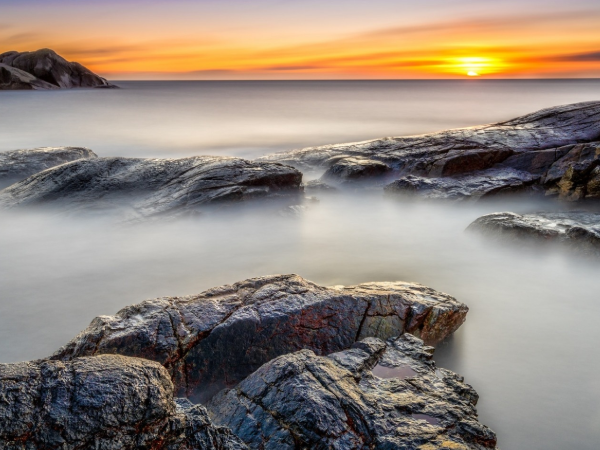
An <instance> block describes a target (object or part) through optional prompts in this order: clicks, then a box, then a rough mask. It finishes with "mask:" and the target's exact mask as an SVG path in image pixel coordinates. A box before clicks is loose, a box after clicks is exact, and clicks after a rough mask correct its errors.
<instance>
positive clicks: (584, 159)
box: [542, 142, 600, 201]
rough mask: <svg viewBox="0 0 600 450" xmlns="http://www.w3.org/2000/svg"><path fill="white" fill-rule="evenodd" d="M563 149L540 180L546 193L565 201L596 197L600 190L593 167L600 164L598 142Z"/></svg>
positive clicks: (599, 145)
mask: <svg viewBox="0 0 600 450" xmlns="http://www.w3.org/2000/svg"><path fill="white" fill-rule="evenodd" d="M565 150H568V151H567V152H566V153H565V154H564V156H563V157H562V158H560V159H558V160H557V161H556V162H555V163H554V164H553V165H552V166H551V167H550V169H549V170H548V172H547V173H546V174H545V175H544V178H543V180H542V182H543V184H544V185H545V186H546V189H547V192H548V194H550V195H552V194H556V195H558V196H559V198H560V199H561V200H567V201H577V200H583V199H585V198H598V197H599V195H600V191H599V190H598V188H597V182H596V178H597V175H598V174H597V171H595V169H596V168H597V167H598V166H600V142H592V143H588V144H579V145H574V146H570V147H566V148H565ZM590 183H591V184H590ZM588 184H590V186H589V189H588Z"/></svg>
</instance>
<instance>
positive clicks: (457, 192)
mask: <svg viewBox="0 0 600 450" xmlns="http://www.w3.org/2000/svg"><path fill="white" fill-rule="evenodd" d="M537 180H539V177H535V176H534V175H532V174H530V173H528V172H520V171H517V170H514V169H489V170H486V171H481V172H476V173H474V174H472V175H463V176H459V177H445V178H425V177H418V176H415V175H407V176H405V177H402V178H400V179H399V180H396V181H394V182H392V183H390V184H388V185H386V186H385V187H384V191H385V193H386V194H393V195H403V196H418V197H421V198H427V199H437V200H467V201H473V200H478V199H480V198H489V197H491V196H495V195H500V194H507V193H517V192H521V193H535V192H536V191H535V190H534V188H533V184H534V183H535V181H537Z"/></svg>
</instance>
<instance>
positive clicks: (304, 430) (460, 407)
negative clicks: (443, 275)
mask: <svg viewBox="0 0 600 450" xmlns="http://www.w3.org/2000/svg"><path fill="white" fill-rule="evenodd" d="M432 350H433V349H432V348H430V347H423V342H422V341H420V340H419V339H417V338H415V337H413V336H411V335H408V334H405V335H404V336H401V337H399V338H395V339H390V340H388V341H387V343H385V342H383V341H381V340H379V339H375V338H369V339H365V340H363V341H361V342H357V343H356V344H354V345H353V347H352V348H351V349H349V350H346V351H343V352H339V353H334V354H331V355H329V356H327V357H325V356H317V355H315V354H314V353H313V352H312V351H310V350H302V351H299V352H296V353H292V354H288V355H284V356H281V357H279V358H276V359H275V360H273V361H270V362H268V363H267V364H265V365H263V366H262V367H261V368H260V369H258V370H257V371H256V372H254V373H253V374H251V375H250V376H249V377H248V378H246V379H245V380H244V381H242V382H241V383H240V384H239V385H238V386H237V387H236V388H234V389H231V390H229V391H223V392H221V393H219V394H218V395H217V396H215V398H213V400H211V402H209V404H208V409H209V412H210V415H211V417H212V418H213V420H214V421H215V422H216V423H218V424H221V425H225V426H228V427H230V428H231V430H232V431H233V432H234V433H235V434H236V435H237V436H239V437H240V438H241V439H242V440H244V441H245V442H246V443H247V444H248V446H249V447H250V448H254V449H263V450H286V449H289V450H294V449H304V448H306V449H308V448H311V449H344V450H354V449H356V450H359V449H360V450H367V449H386V450H392V449H396V450H405V449H419V450H435V449H439V450H442V449H456V450H482V449H494V448H496V435H495V434H494V432H493V431H491V430H490V429H489V428H487V427H486V426H485V425H482V424H480V423H479V422H478V420H477V412H476V409H475V405H476V403H477V400H478V395H477V393H476V392H475V391H474V390H473V388H472V387H471V386H469V385H468V384H465V383H464V382H463V379H462V378H461V377H460V376H458V375H456V374H455V373H453V372H450V371H449V370H445V369H436V367H435V365H434V363H433V362H432V361H431V352H432Z"/></svg>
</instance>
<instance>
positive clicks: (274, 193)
mask: <svg viewBox="0 0 600 450" xmlns="http://www.w3.org/2000/svg"><path fill="white" fill-rule="evenodd" d="M301 181H302V174H301V173H300V172H298V171H297V170H296V169H293V168H292V167H288V166H284V165H282V164H278V163H265V162H251V161H247V160H244V159H240V158H228V157H217V156H195V157H191V158H182V159H141V158H95V159H87V160H78V161H74V162H70V163H66V164H62V165H60V166H57V167H54V168H51V169H48V170H45V171H43V172H40V173H37V174H35V175H32V176H31V177H29V178H27V179H25V180H23V181H21V182H19V183H16V184H13V185H12V186H9V187H8V188H6V189H4V190H2V191H0V207H4V208H17V207H24V206H36V205H37V206H40V205H46V206H51V207H53V208H54V209H58V210H60V211H63V210H65V211H80V210H82V211H90V210H92V211H94V210H96V211H97V210H101V211H106V210H109V211H110V210H115V211H120V210H121V209H123V210H125V211H126V212H127V214H129V217H130V218H132V219H136V218H137V219H139V218H146V217H150V216H156V215H169V216H174V215H182V214H190V213H194V212H196V211H198V210H199V209H202V208H204V207H207V206H209V205H215V204H222V203H224V202H233V201H242V200H249V199H255V198H266V197H269V198H275V197H290V196H296V195H299V194H301V192H302V189H301V187H300V183H301Z"/></svg>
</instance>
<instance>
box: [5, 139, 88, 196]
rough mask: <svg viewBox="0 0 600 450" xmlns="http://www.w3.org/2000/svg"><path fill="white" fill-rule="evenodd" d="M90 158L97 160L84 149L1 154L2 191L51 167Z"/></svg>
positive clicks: (14, 151) (21, 151) (51, 149)
mask: <svg viewBox="0 0 600 450" xmlns="http://www.w3.org/2000/svg"><path fill="white" fill-rule="evenodd" d="M90 158H97V155H96V154H95V153H94V152H93V151H91V150H90V149H88V148H84V147H42V148H34V149H27V150H12V151H8V152H0V189H2V188H5V187H6V186H9V185H11V184H13V183H15V182H17V181H21V180H23V179H25V178H27V177H29V176H31V175H33V174H36V173H38V172H41V171H43V170H46V169H49V168H50V167H55V166H59V165H61V164H64V163H66V162H70V161H76V160H78V159H90Z"/></svg>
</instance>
